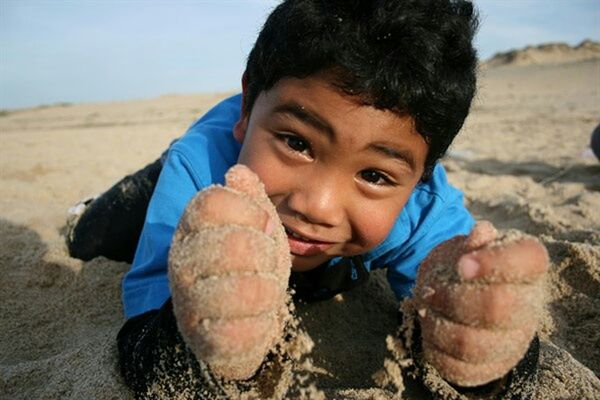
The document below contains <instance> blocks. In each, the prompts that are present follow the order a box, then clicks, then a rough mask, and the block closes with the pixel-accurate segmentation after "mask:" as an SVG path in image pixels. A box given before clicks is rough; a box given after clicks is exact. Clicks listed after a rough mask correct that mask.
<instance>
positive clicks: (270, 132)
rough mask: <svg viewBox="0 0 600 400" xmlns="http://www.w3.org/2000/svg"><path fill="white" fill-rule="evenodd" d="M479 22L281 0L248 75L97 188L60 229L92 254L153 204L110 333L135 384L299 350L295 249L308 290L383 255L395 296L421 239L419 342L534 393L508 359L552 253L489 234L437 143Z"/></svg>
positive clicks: (207, 379)
mask: <svg viewBox="0 0 600 400" xmlns="http://www.w3.org/2000/svg"><path fill="white" fill-rule="evenodd" d="M475 29H476V17H475V15H474V12H473V8H472V5H471V4H470V3H468V2H465V1H460V0H459V1H449V0H438V1H423V0H415V1H409V0H407V1H397V0H390V1H347V0H344V1H318V0H290V1H285V2H283V3H282V4H281V5H280V6H278V7H277V8H276V9H275V10H274V11H273V13H272V14H271V15H270V16H269V18H268V20H267V22H266V23H265V26H264V27H263V30H262V31H261V33H260V35H259V37H258V39H257V41H256V44H255V46H254V48H253V50H252V52H251V53H250V56H249V58H248V63H247V67H246V71H245V73H244V76H243V79H242V86H243V93H242V95H241V96H234V97H232V98H230V99H228V100H226V101H224V102H223V103H221V104H219V105H218V106H217V107H215V108H214V109H213V110H211V111H210V112H209V113H207V114H206V115H205V116H204V117H203V118H202V119H201V120H200V121H198V122H197V123H195V124H194V125H193V126H192V127H191V128H190V130H189V131H188V133H187V134H186V135H185V136H184V137H182V138H181V139H180V140H179V141H177V142H176V143H174V144H173V145H172V146H171V148H170V150H169V152H168V154H167V155H166V157H165V158H164V160H163V161H164V162H156V163H154V164H152V165H151V166H149V167H147V168H146V169H145V170H143V171H141V172H140V173H138V174H136V175H134V176H133V177H128V178H126V179H125V180H124V181H122V182H120V183H119V184H117V185H116V186H115V187H114V188H113V189H111V190H109V191H108V192H107V193H106V194H105V195H103V196H102V197H101V198H99V199H97V200H95V201H94V202H93V203H92V204H91V205H90V206H89V208H88V209H87V210H86V211H85V212H84V214H83V215H82V216H81V218H80V219H79V221H78V222H77V225H76V226H75V227H74V228H73V230H72V232H71V234H70V236H69V249H70V251H71V254H73V255H76V256H80V257H81V258H90V257H93V256H95V255H100V254H102V255H109V256H110V255H116V256H114V258H116V259H121V260H129V258H130V257H131V250H130V248H129V247H128V246H127V245H126V246H125V248H123V247H119V246H120V245H119V242H121V241H127V240H130V239H131V236H134V239H137V234H138V232H139V228H138V224H136V223H135V221H132V220H136V219H139V218H140V217H139V216H140V215H144V214H145V223H144V227H143V230H142V232H141V236H140V237H139V243H138V246H137V250H136V252H135V257H134V260H133V265H132V268H131V271H130V272H129V273H128V274H127V276H126V277H125V279H124V286H123V289H124V294H123V301H124V306H125V314H126V317H127V318H128V320H127V322H126V323H125V325H124V326H123V328H122V330H121V332H120V333H119V337H118V344H119V354H120V361H121V368H122V373H123V376H124V378H125V381H126V382H127V384H128V385H129V386H130V387H131V388H132V389H133V390H134V391H135V392H136V394H137V395H138V396H140V397H141V396H157V397H160V396H175V395H184V394H187V395H190V396H191V397H194V396H197V397H200V398H211V397H220V396H223V395H224V394H225V393H228V392H227V390H229V389H227V388H228V387H230V385H234V386H236V387H237V388H244V387H249V386H248V385H252V382H256V381H258V380H261V379H263V378H264V376H265V375H268V374H274V372H273V371H274V370H276V369H277V368H274V367H272V366H273V365H276V364H277V363H285V362H288V361H289V360H288V358H286V356H277V355H276V354H275V353H273V352H271V351H270V350H271V349H272V348H273V347H274V346H276V345H279V344H280V343H281V338H282V336H284V332H285V330H286V329H287V328H286V327H285V326H286V325H285V320H286V318H287V317H286V308H285V296H284V291H285V287H286V286H287V283H288V282H287V279H288V278H287V277H288V276H289V274H290V264H291V270H292V273H291V277H290V284H291V285H292V286H293V287H294V288H295V291H296V295H297V296H298V297H300V298H304V299H308V300H321V299H326V298H330V297H332V296H333V295H335V294H336V293H339V292H341V291H344V290H348V289H350V288H352V287H355V286H356V285H358V284H360V283H361V282H364V280H365V279H366V277H368V271H369V270H371V269H374V268H387V276H388V280H389V282H390V285H391V286H392V288H393V290H394V292H395V293H396V295H397V296H398V298H403V297H406V296H408V295H409V294H410V293H411V289H412V286H413V284H414V282H415V278H416V271H417V267H418V266H419V264H421V262H422V261H423V260H424V259H426V257H427V255H428V254H430V253H431V254H430V256H429V257H428V258H427V259H426V261H425V262H423V267H422V268H423V271H422V272H420V276H419V282H420V283H419V284H418V286H417V289H418V290H416V291H415V305H416V308H417V309H418V315H419V316H418V320H419V325H420V327H421V331H422V339H421V336H419V334H418V332H417V333H416V334H415V335H416V337H417V342H418V345H419V348H422V351H423V353H424V355H425V358H426V360H427V361H428V362H429V363H430V364H432V365H433V366H434V367H435V368H436V370H437V371H438V372H439V374H440V375H441V376H442V377H443V378H445V379H446V381H448V382H450V383H452V384H454V385H456V386H458V387H459V388H458V389H457V390H459V391H465V392H469V391H470V390H471V389H469V387H477V389H476V390H478V391H479V392H478V393H482V392H485V390H489V391H490V392H494V393H498V391H504V392H505V393H508V392H510V391H511V390H514V387H512V386H511V385H513V386H514V385H515V384H518V385H519V387H518V390H519V391H520V392H521V393H525V395H526V394H527V390H526V387H527V385H528V384H530V383H531V382H529V383H528V379H527V376H526V375H519V373H520V372H519V371H521V369H522V368H521V369H519V367H518V368H516V369H515V370H513V371H512V372H511V369H512V368H513V367H514V366H515V365H516V364H517V363H518V362H519V360H521V359H523V357H524V354H527V355H531V354H533V356H531V357H529V358H528V356H525V358H524V359H525V360H533V363H534V364H535V363H536V362H537V361H536V360H537V359H536V358H535V354H536V351H537V347H536V346H537V341H536V340H533V341H532V339H533V337H534V333H535V328H536V320H537V318H536V311H537V309H536V308H535V307H530V306H531V305H535V304H537V303H536V299H533V300H532V301H531V302H528V301H521V299H529V298H531V297H532V296H530V295H528V294H529V293H530V292H533V291H535V289H536V288H537V287H538V283H539V281H540V279H541V276H542V275H543V273H544V272H545V270H546V268H547V254H546V252H545V249H544V248H543V247H542V246H541V245H540V244H539V243H538V242H537V241H535V240H533V239H522V240H517V241H509V242H507V243H505V244H504V245H502V246H500V245H498V246H490V245H489V244H491V243H492V242H494V240H495V231H494V230H493V228H492V227H490V226H489V224H488V225H486V224H479V225H475V224H474V221H473V219H472V217H471V216H470V214H469V213H468V212H467V211H466V209H465V208H464V206H463V204H462V196H461V194H460V193H459V192H458V191H457V190H456V189H454V188H452V187H451V186H450V185H449V184H448V182H447V181H446V177H445V173H444V170H443V168H442V167H441V166H440V165H438V164H437V163H436V162H437V160H438V159H439V158H440V157H441V156H442V155H443V154H444V152H445V151H446V150H447V148H448V146H449V145H450V143H451V142H452V140H453V138H454V136H455V135H456V134H457V133H458V131H459V130H460V128H461V126H462V124H463V121H464V119H465V117H466V116H467V114H468V111H469V107H470V104H471V100H472V98H473V94H474V90H475V68H476V55H475V50H474V49H473V47H472V39H473V34H474V32H475ZM235 164H242V165H244V166H245V167H243V166H238V167H235V168H233V169H232V170H230V168H231V167H232V166H234V165H235ZM159 170H160V177H159V178H158V181H157V182H156V187H154V184H155V181H156V179H155V177H156V175H157V173H158V171H159ZM228 170H230V172H229V174H228V175H227V180H225V174H226V172H227V171H228ZM215 183H217V184H224V183H226V186H225V187H219V186H217V187H215V186H212V187H209V186H210V185H211V184H215ZM132 184H133V185H132ZM262 185H264V187H263V186H262ZM131 186H133V187H134V188H135V190H136V194H137V196H133V197H134V198H133V200H132V199H131V196H129V195H128V191H129V190H130V187H131ZM207 188H208V189H207ZM198 192H201V193H200V194H199V195H197V193H198ZM122 193H125V195H123V194H122ZM149 193H152V199H151V201H150V204H149V206H148V209H147V213H146V207H145V205H146V204H145V203H146V202H147V198H148V194H149ZM129 194H130V193H129ZM190 200H192V201H191V202H190ZM188 204H189V205H188ZM186 206H187V209H186ZM184 210H185V212H184ZM130 211H132V212H130ZM136 215H137V216H136ZM125 216H126V217H127V218H123V217H125ZM123 220H128V221H129V222H131V223H128V224H126V226H123V223H122V221H123ZM98 221H100V223H104V222H106V221H110V222H111V226H110V227H108V228H106V229H107V230H106V231H105V232H101V231H100V230H99V229H97V226H98V225H97V223H98ZM106 226H108V225H106ZM114 226H117V228H114ZM119 226H120V227H119ZM115 229H117V230H116V231H115ZM120 229H123V230H120ZM115 232H117V235H119V236H118V237H116V238H115ZM465 235H469V236H465ZM122 236H127V237H122ZM90 237H91V238H92V239H91V240H88V239H89V238H90ZM90 242H93V244H92V245H91V247H89V243H90ZM171 245H172V248H171ZM86 246H88V247H86ZM82 248H85V251H81V249H82ZM434 248H435V249H436V250H435V251H433V252H432V250H433V249H434ZM240 249H241V250H240ZM244 249H246V250H247V251H243V250H244ZM443 268H448V269H449V271H448V274H450V275H451V276H452V279H451V280H452V282H453V285H451V286H448V285H446V282H445V281H444V280H442V278H440V276H441V275H440V273H439V271H440V270H442V269H443ZM224 270H226V272H225V273H223V271H224ZM167 275H168V277H167ZM168 278H169V279H168ZM474 287H476V288H477V290H474V289H473V288H474ZM232 288H233V289H232ZM498 299H502V301H501V302H500V303H499V302H498ZM174 308H175V310H174ZM514 315H518V316H519V317H518V318H515V317H513V316H514ZM530 343H531V346H530ZM490 344H493V346H490ZM528 349H529V350H528ZM526 352H527V353H526ZM265 360H267V361H265ZM521 364H523V363H521ZM521 364H519V365H521ZM503 377H504V378H503ZM529 381H531V379H529ZM232 382H233V383H232ZM490 382H491V383H490ZM228 385H229V386H228ZM482 385H483V389H482ZM157 387H160V388H161V389H160V391H158V390H157V389H156V388H157ZM511 393H512V392H511ZM525 395H523V396H524V397H525Z"/></svg>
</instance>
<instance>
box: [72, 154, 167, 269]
mask: <svg viewBox="0 0 600 400" xmlns="http://www.w3.org/2000/svg"><path fill="white" fill-rule="evenodd" d="M161 169H162V162H161V160H160V159H158V160H156V161H154V162H153V163H151V164H149V165H147V166H146V167H145V168H143V169H141V170H140V171H138V172H136V173H134V174H132V175H128V176H126V177H125V178H123V179H121V180H120V181H119V182H117V183H116V184H115V185H114V186H113V187H111V188H110V189H109V190H108V191H107V192H105V193H103V194H102V195H101V196H100V197H98V198H97V199H94V201H93V202H92V203H91V204H90V206H88V207H87V208H86V210H85V211H84V213H83V214H82V215H81V217H80V218H79V219H78V220H77V221H76V224H75V225H74V226H72V227H71V229H70V232H69V233H68V235H67V247H68V249H69V254H70V255H71V257H75V258H79V259H80V260H84V261H88V260H91V259H92V258H94V257H98V256H104V257H106V258H109V259H111V260H115V261H125V262H127V263H131V262H132V261H133V256H134V254H135V249H136V247H137V243H138V239H139V237H140V234H141V232H142V227H143V226H144V220H145V218H146V209H147V208H148V203H149V202H150V197H151V196H152V193H153V192H154V187H155V186H156V182H157V181H158V175H159V174H160V171H161Z"/></svg>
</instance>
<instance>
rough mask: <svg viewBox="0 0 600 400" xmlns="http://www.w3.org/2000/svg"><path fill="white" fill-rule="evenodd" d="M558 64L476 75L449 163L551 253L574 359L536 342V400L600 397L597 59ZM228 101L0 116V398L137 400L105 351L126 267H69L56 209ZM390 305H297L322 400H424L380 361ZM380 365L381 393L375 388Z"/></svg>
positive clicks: (131, 167) (558, 338)
mask: <svg viewBox="0 0 600 400" xmlns="http://www.w3.org/2000/svg"><path fill="white" fill-rule="evenodd" d="M556 57H558V56H556ZM556 57H555V58H556ZM561 57H562V58H561V62H560V63H555V62H537V63H516V62H508V63H503V65H501V66H487V67H485V68H483V69H482V74H481V78H480V89H479V92H478V95H477V99H476V102H475V105H474V107H473V112H472V115H471V116H470V117H469V118H468V120H467V123H466V125H465V128H464V129H463V132H462V133H461V134H460V136H459V138H458V139H457V141H456V143H455V145H454V146H453V147H452V149H451V152H450V154H449V157H447V158H446V159H445V160H444V164H445V165H446V167H447V170H448V174H449V178H450V180H451V182H452V183H453V184H454V185H455V186H457V187H459V188H461V189H462V190H463V191H464V193H465V200H466V203H467V205H468V207H469V208H470V210H472V212H473V213H474V215H475V216H476V217H477V218H482V219H488V220H490V221H492V222H493V223H494V224H495V225H496V226H497V227H498V228H499V229H500V230H505V229H510V228H514V229H519V230H521V231H524V232H525V233H527V234H530V235H533V236H536V237H537V238H539V239H540V240H541V241H542V242H543V243H544V244H545V245H546V246H547V248H548V250H549V254H550V258H551V261H552V264H551V268H550V271H549V280H548V281H549V282H548V283H549V284H548V286H549V289H548V298H549V306H548V310H547V312H546V313H545V314H544V316H543V327H542V330H541V337H542V339H543V340H544V341H545V342H546V341H551V342H552V343H554V344H555V345H556V346H558V348H561V349H565V350H567V351H568V352H569V353H570V354H571V355H572V358H571V357H570V356H568V355H567V354H566V353H564V352H561V351H560V350H557V347H554V346H551V345H544V346H543V348H545V349H550V350H548V351H549V352H546V353H545V356H544V357H546V358H545V360H546V361H544V365H543V368H542V372H541V374H540V376H541V379H544V380H545V383H544V385H545V386H544V385H542V386H543V387H542V388H541V389H540V393H539V394H538V398H553V397H552V396H551V395H553V396H561V397H560V398H594V397H595V398H600V384H598V379H597V376H598V375H599V374H600V212H599V210H600V162H599V161H598V160H597V159H596V158H595V157H594V156H593V155H592V154H591V152H589V150H588V151H586V149H587V146H588V144H589V138H590V134H591V132H592V130H593V129H594V128H595V127H596V125H597V124H598V123H599V122H600V112H599V111H600V59H599V58H597V57H596V58H591V59H581V58H577V57H574V58H573V59H572V60H568V59H565V57H563V56H561ZM584 58H586V57H584ZM525 64H527V65H525ZM225 96H226V95H225V94H215V95H188V96H184V95H169V96H163V97H160V98H157V99H152V100H140V101H129V102H118V103H102V104H81V105H68V104H62V105H56V106H48V107H39V108H35V109H27V110H17V111H8V112H2V114H1V116H0V140H1V146H0V194H1V195H0V235H1V237H0V243H1V244H0V315H1V316H2V317H1V319H0V398H2V399H59V398H60V399H129V398H131V395H130V394H129V392H128V390H127V388H126V387H125V386H124V385H123V382H122V380H121V378H120V374H119V371H118V367H117V355H116V340H115V337H116V334H117V332H118V330H119V328H120V326H121V325H122V323H123V316H122V306H121V300H120V282H121V279H122V277H123V274H124V273H125V272H126V271H127V270H128V267H129V266H128V265H127V264H125V263H118V262H113V261H109V260H107V259H104V258H99V259H94V260H92V261H89V262H82V261H79V260H76V259H72V258H70V257H69V256H68V255H67V253H66V248H65V245H64V239H63V236H62V233H61V229H62V227H63V226H64V223H65V218H66V211H67V209H68V208H69V207H70V206H71V205H72V204H74V203H75V202H76V201H78V200H79V199H81V198H84V197H86V196H89V195H93V194H95V193H98V192H101V191H103V190H105V189H107V188H108V187H109V186H110V185H111V184H113V183H114V182H116V181H117V180H118V179H120V178H121V177H122V176H123V175H125V174H127V173H131V172H133V171H135V170H137V169H139V168H141V167H143V166H144V165H145V164H146V163H149V162H151V161H153V160H154V159H156V157H158V156H159V155H160V153H161V152H162V151H163V149H165V148H166V146H168V144H169V143H170V142H171V141H172V140H173V139H174V138H176V137H178V136H179V135H181V134H182V133H183V132H184V131H185V129H186V127H187V126H188V125H189V124H190V123H191V122H192V121H194V120H195V119H196V118H197V117H198V116H199V115H201V114H202V113H204V112H205V111H207V110H208V109H209V107H210V106H211V105H213V104H215V103H216V102H217V101H218V100H220V99H222V98H224V97H225ZM397 308H398V304H397V302H396V301H395V300H394V298H393V296H392V294H391V291H390V290H389V288H388V287H387V283H386V281H385V275H384V274H382V273H374V274H372V278H371V279H370V281H369V283H368V284H367V285H365V286H363V287H360V288H358V289H356V290H354V291H352V292H349V293H346V294H343V295H340V296H337V297H336V298H335V299H333V300H331V301H329V302H324V303H320V304H316V305H311V306H304V305H299V306H298V312H299V314H300V315H301V316H302V324H303V326H304V327H305V329H306V330H307V331H308V333H309V334H310V335H311V337H312V339H313V341H314V349H313V353H312V358H313V364H314V366H313V369H315V370H319V371H321V372H322V373H317V374H316V375H317V378H316V384H317V387H318V388H320V389H322V390H323V392H324V394H325V397H326V398H329V399H388V398H403V399H426V398H428V397H427V395H426V394H425V392H424V391H423V389H422V388H421V387H420V386H419V385H418V384H416V383H415V382H414V381H413V380H412V379H411V378H410V377H408V376H406V375H404V378H402V377H400V376H399V369H398V368H397V367H398V364H395V363H391V362H390V361H389V360H391V359H392V358H393V356H392V355H391V353H390V351H389V350H388V347H389V348H394V345H393V341H390V340H388V341H387V343H386V337H387V336H388V335H391V334H393V333H394V332H395V331H396V328H397V325H396V310H397ZM549 346H550V347H549ZM553 352H554V353H556V354H558V355H556V356H555V357H554V356H552V354H554V353H553ZM386 360H388V361H386ZM557 360H561V362H560V363H559V362H557ZM564 360H566V361H564ZM575 360H576V361H575ZM407 363H408V364H409V363H410V361H407ZM584 366H585V367H584ZM384 368H385V369H386V370H387V371H388V373H387V374H385V373H381V372H380V373H379V374H378V375H377V376H378V379H377V381H378V382H380V383H381V384H384V385H385V389H382V388H378V387H377V385H376V383H375V381H374V379H373V377H372V376H373V375H374V374H376V373H377V372H378V371H380V370H382V369H384ZM577 390H578V391H579V392H575V391H577ZM305 392H306V393H309V392H311V393H312V392H315V391H314V390H307V391H305ZM394 392H398V393H397V395H398V396H397V397H392V396H393V395H394ZM313 397H315V396H313ZM316 397H318V396H316Z"/></svg>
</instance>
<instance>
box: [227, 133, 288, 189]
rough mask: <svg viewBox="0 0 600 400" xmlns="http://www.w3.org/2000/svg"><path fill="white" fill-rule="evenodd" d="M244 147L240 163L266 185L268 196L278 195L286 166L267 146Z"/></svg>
mask: <svg viewBox="0 0 600 400" xmlns="http://www.w3.org/2000/svg"><path fill="white" fill-rule="evenodd" d="M252 144H253V143H250V146H244V147H243V148H242V151H241V152H240V155H239V158H238V163H240V164H244V165H245V166H247V167H248V168H250V169H251V170H252V171H253V172H254V173H255V174H256V175H258V177H259V178H260V180H261V182H262V183H263V184H264V185H265V191H266V192H267V193H268V194H271V193H276V192H277V191H278V190H279V187H280V186H281V184H282V183H281V181H282V178H283V176H285V174H284V171H283V169H284V166H283V165H281V163H280V162H279V161H278V159H277V157H275V155H274V154H273V153H272V152H271V151H269V150H268V148H267V146H264V145H263V146H260V145H254V146H252Z"/></svg>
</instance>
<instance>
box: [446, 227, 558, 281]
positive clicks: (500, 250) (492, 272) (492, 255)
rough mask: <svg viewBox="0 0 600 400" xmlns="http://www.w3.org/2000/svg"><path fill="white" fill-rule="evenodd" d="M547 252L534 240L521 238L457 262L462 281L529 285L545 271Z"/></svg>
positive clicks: (486, 248) (465, 256)
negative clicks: (526, 283)
mask: <svg viewBox="0 0 600 400" xmlns="http://www.w3.org/2000/svg"><path fill="white" fill-rule="evenodd" d="M548 260H549V258H548V252H547V251H546V248H545V247H544V246H543V245H542V244H541V243H540V242H539V241H537V240H536V239H534V238H531V237H524V238H522V239H517V240H512V241H497V242H494V243H493V244H491V245H489V246H486V247H484V248H482V249H480V250H476V251H473V252H470V253H467V254H465V255H463V256H462V257H460V258H459V260H458V263H457V269H458V274H459V276H460V277H461V278H462V279H463V280H480V281H485V282H505V283H513V282H532V281H535V280H536V279H538V278H539V277H540V276H542V275H543V274H544V273H545V272H546V271H547V270H548Z"/></svg>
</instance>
